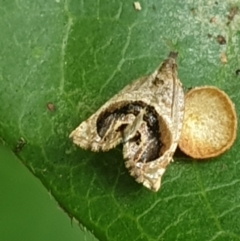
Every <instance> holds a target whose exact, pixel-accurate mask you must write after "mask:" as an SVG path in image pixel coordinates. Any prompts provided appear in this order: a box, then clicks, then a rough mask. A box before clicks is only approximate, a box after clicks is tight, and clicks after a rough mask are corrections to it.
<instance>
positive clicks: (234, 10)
mask: <svg viewBox="0 0 240 241" xmlns="http://www.w3.org/2000/svg"><path fill="white" fill-rule="evenodd" d="M237 13H238V7H237V6H235V7H231V8H230V10H229V14H228V16H227V17H228V22H227V25H229V24H230V23H231V21H232V20H233V19H234V17H235V15H236V14H237Z"/></svg>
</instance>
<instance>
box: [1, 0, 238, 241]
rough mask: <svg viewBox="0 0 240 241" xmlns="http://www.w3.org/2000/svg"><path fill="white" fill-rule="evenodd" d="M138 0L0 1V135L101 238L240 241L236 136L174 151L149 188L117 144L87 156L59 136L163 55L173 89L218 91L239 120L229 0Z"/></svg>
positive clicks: (234, 38)
mask: <svg viewBox="0 0 240 241" xmlns="http://www.w3.org/2000/svg"><path fill="white" fill-rule="evenodd" d="M140 4H141V7H142V10H141V11H137V10H135V9H134V5H133V1H129V0H124V1H123V0H114V1H107V0H106V1H100V0H88V1H84V0H68V1H67V0H66V1H63V0H56V1H30V0H26V1H21V0H20V1H3V0H1V1H0V29H1V36H0V46H1V48H0V51H1V54H0V136H1V138H2V139H3V140H4V141H5V142H6V143H7V144H8V145H9V146H10V148H11V149H12V150H13V151H15V153H16V155H17V156H18V157H19V159H20V160H21V161H22V163H23V164H24V165H26V166H27V167H28V168H29V170H30V171H31V172H32V173H33V174H34V175H35V176H36V177H38V178H39V179H40V180H41V182H42V183H43V185H44V186H45V187H46V188H47V190H49V191H50V192H51V193H52V195H53V196H54V197H55V198H56V200H57V201H58V203H59V205H60V206H61V207H62V208H63V209H64V210H65V211H66V212H67V213H68V215H69V216H70V217H74V218H76V219H77V220H78V221H79V222H80V223H81V224H82V225H84V226H85V227H87V228H88V229H89V230H91V231H92V232H93V233H94V234H95V236H96V237H97V238H99V239H100V240H108V241H122V240H131V241H147V240H150V241H155V240H178V241H185V240H192V241H202V240H209V241H220V240H231V241H235V240H240V226H239V223H240V205H239V203H240V185H239V184H240V178H239V173H240V151H239V145H240V141H239V138H238V137H237V140H236V142H235V144H234V146H233V147H232V148H231V149H230V150H229V151H228V152H226V153H225V154H224V155H222V156H220V157H218V158H215V159H212V160H208V161H205V162H194V161H193V160H191V159H189V158H186V157H183V156H181V155H176V156H175V158H174V159H175V162H174V163H172V164H171V165H169V167H168V169H167V171H166V173H165V174H164V177H163V182H162V187H161V189H160V191H159V192H157V193H153V192H151V191H149V190H147V189H145V188H144V187H142V186H141V185H139V184H137V183H136V182H135V181H134V179H133V178H132V177H130V175H129V174H128V171H127V170H126V168H125V167H124V162H123V158H122V153H121V147H118V148H116V149H114V150H111V151H109V152H106V153H92V152H90V151H84V150H81V149H80V148H77V147H75V146H74V145H73V144H72V142H71V140H69V138H68V135H69V133H70V132H71V131H72V130H73V129H74V128H75V127H76V126H77V125H78V124H79V123H80V122H81V121H83V120H84V119H86V118H87V117H89V116H90V115H91V114H93V113H94V112H95V111H96V110H97V109H98V108H99V107H100V106H101V105H102V104H103V103H105V101H107V100H108V99H109V98H110V97H112V96H113V95H114V94H115V93H117V92H118V91H119V90H121V89H122V88H123V87H124V86H125V85H127V84H128V83H130V82H131V81H133V80H134V79H137V78H139V77H141V76H144V75H147V74H150V73H151V72H153V71H154V70H155V68H156V67H157V66H158V65H159V64H160V63H161V62H162V61H163V59H165V58H166V57H167V55H168V53H169V52H170V51H177V52H178V53H179V55H178V75H179V78H180V80H181V81H182V83H183V85H184V87H186V88H190V87H195V86H200V85H214V86H217V87H219V88H221V89H222V90H224V91H225V92H226V93H227V94H228V95H229V96H230V98H231V99H232V101H233V102H234V103H235V106H236V111H237V114H238V116H239V111H240V94H239V87H240V84H239V83H240V76H239V69H240V48H239V46H240V45H239V44H240V27H239V26H240V13H239V11H238V9H240V4H239V2H238V1H234V0H233V1H207V0H199V1H190V0H187V1H174V0H163V1H157V0H153V1H150V0H145V1H140ZM233 9H235V10H236V11H235V14H234V15H233ZM232 15H233V17H232ZM217 36H222V37H223V38H224V40H225V41H219V38H218V37H217ZM223 53H224V54H225V55H226V58H227V63H223V62H224V61H221V58H220V56H221V54H223ZM206 108H207V106H206ZM223 118H224V117H223ZM238 136H239V132H238ZM21 138H23V139H24V140H25V142H26V143H25V145H22V144H21V143H22V141H21Z"/></svg>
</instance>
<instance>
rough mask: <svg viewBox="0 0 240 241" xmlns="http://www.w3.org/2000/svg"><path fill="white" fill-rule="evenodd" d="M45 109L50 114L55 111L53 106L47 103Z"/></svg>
mask: <svg viewBox="0 0 240 241" xmlns="http://www.w3.org/2000/svg"><path fill="white" fill-rule="evenodd" d="M47 109H48V110H49V111H51V112H53V111H55V106H54V104H53V103H51V102H49V103H47Z"/></svg>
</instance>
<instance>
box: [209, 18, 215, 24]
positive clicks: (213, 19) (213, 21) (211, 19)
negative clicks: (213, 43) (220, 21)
mask: <svg viewBox="0 0 240 241" xmlns="http://www.w3.org/2000/svg"><path fill="white" fill-rule="evenodd" d="M216 21H217V19H216V17H212V18H210V20H209V22H210V23H216Z"/></svg>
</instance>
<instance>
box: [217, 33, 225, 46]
mask: <svg viewBox="0 0 240 241" xmlns="http://www.w3.org/2000/svg"><path fill="white" fill-rule="evenodd" d="M217 42H218V43H219V44H221V45H223V44H226V43H227V41H226V39H225V38H224V37H223V36H222V35H218V36H217Z"/></svg>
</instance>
